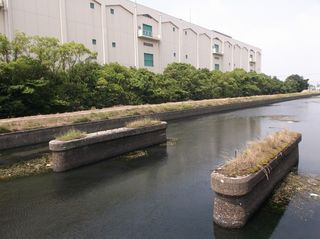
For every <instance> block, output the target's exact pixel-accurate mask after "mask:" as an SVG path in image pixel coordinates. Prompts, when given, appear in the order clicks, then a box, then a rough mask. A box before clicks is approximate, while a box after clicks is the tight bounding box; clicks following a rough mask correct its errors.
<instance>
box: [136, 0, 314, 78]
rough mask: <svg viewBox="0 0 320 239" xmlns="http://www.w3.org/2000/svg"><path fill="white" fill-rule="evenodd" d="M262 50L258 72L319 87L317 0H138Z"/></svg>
mask: <svg viewBox="0 0 320 239" xmlns="http://www.w3.org/2000/svg"><path fill="white" fill-rule="evenodd" d="M138 3H140V4H143V5H146V6H148V7H151V8H155V9H157V10H160V11H162V12H165V13H168V14H170V15H173V16H175V17H178V18H182V19H184V20H188V21H189V19H190V9H191V21H192V23H195V24H198V25H201V26H203V27H206V28H208V29H214V30H217V31H221V32H223V33H225V34H228V35H230V36H232V37H233V38H235V39H238V40H240V41H243V42H246V43H249V44H252V45H254V46H257V47H260V48H261V49H262V72H264V73H266V74H268V75H276V76H278V77H279V78H280V79H284V78H285V77H286V76H288V75H290V74H293V73H296V74H300V75H303V76H304V77H305V78H309V79H310V81H311V83H313V84H314V83H320V61H319V57H320V0H259V1H257V0H174V1H173V0H138Z"/></svg>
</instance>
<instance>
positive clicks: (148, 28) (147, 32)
mask: <svg viewBox="0 0 320 239" xmlns="http://www.w3.org/2000/svg"><path fill="white" fill-rule="evenodd" d="M143 35H144V36H148V37H152V26H150V25H147V24H143Z"/></svg>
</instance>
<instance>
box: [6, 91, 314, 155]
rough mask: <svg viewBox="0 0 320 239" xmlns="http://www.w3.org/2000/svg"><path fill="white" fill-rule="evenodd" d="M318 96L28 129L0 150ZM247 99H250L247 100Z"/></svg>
mask: <svg viewBox="0 0 320 239" xmlns="http://www.w3.org/2000/svg"><path fill="white" fill-rule="evenodd" d="M317 95H319V94H317V93H315V94H294V95H291V96H287V95H284V96H281V97H278V98H275V96H273V95H271V96H265V97H266V98H263V99H259V98H258V99H254V98H252V99H251V100H248V101H240V100H239V102H236V103H234V102H233V103H227V104H222V105H213V106H207V107H195V108H191V109H185V110H170V111H164V112H159V113H151V114H142V115H131V116H124V117H119V118H114V119H106V120H98V121H91V122H85V123H75V124H68V125H62V126H54V127H48V128H39V129H31V130H23V131H18V132H12V133H4V134H0V150H5V149H11V148H17V147H22V146H28V145H34V144H40V143H46V142H49V141H50V140H52V139H54V137H55V136H56V135H59V134H62V133H64V132H66V131H68V130H70V129H78V130H81V131H85V132H88V133H92V132H97V131H102V130H108V129H114V128H119V127H122V126H124V125H125V124H126V123H127V122H130V121H134V120H137V119H141V118H144V117H150V118H157V119H160V120H164V121H169V120H175V119H182V118H187V117H192V116H198V115H204V114H212V113H220V112H226V111H232V110H239V109H245V108H250V107H259V106H264V105H269V104H274V103H278V102H283V101H289V100H296V99H301V98H307V97H312V96H317ZM249 98H250V97H249ZM234 99H235V100H236V99H237V98H234Z"/></svg>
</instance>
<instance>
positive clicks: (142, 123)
mask: <svg viewBox="0 0 320 239" xmlns="http://www.w3.org/2000/svg"><path fill="white" fill-rule="evenodd" d="M160 123H161V121H159V120H156V119H151V118H143V119H139V120H135V121H132V122H129V123H127V124H126V125H125V127H127V128H141V127H147V126H152V125H158V124H160Z"/></svg>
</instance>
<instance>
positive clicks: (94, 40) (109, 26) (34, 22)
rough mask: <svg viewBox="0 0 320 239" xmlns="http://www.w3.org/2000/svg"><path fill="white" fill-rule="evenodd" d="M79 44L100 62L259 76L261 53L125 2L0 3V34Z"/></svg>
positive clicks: (40, 0) (7, 0) (2, 0)
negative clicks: (190, 67) (179, 66)
mask: <svg viewBox="0 0 320 239" xmlns="http://www.w3.org/2000/svg"><path fill="white" fill-rule="evenodd" d="M17 31H19V32H25V33H27V34H28V35H40V36H51V37H56V38H58V39H60V41H61V42H69V41H75V42H80V43H83V44H84V45H85V46H86V47H88V48H89V49H91V50H93V51H96V52H98V60H99V62H101V63H110V62H119V63H120V64H123V65H126V66H135V67H144V68H148V69H150V70H152V71H154V72H162V71H163V69H164V68H165V67H166V66H167V65H168V64H170V63H173V62H184V63H190V64H192V65H194V66H195V67H197V68H208V69H210V70H214V69H217V70H222V71H231V70H233V69H235V68H243V69H245V70H246V71H257V72H260V71H261V50H260V49H259V48H257V47H254V46H251V45H248V44H246V43H243V42H240V41H238V40H235V39H233V38H232V37H230V36H228V35H225V34H222V33H219V32H217V31H213V30H208V29H206V28H203V27H200V26H197V25H195V24H192V23H189V22H186V21H183V20H181V19H178V18H175V17H172V16H169V15H167V14H164V13H161V12H159V11H157V10H154V9H151V8H148V7H146V6H143V5H140V4H135V3H134V2H131V1H128V0H0V32H1V33H4V34H5V35H7V36H8V38H9V39H12V38H13V37H14V34H15V32H17Z"/></svg>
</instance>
